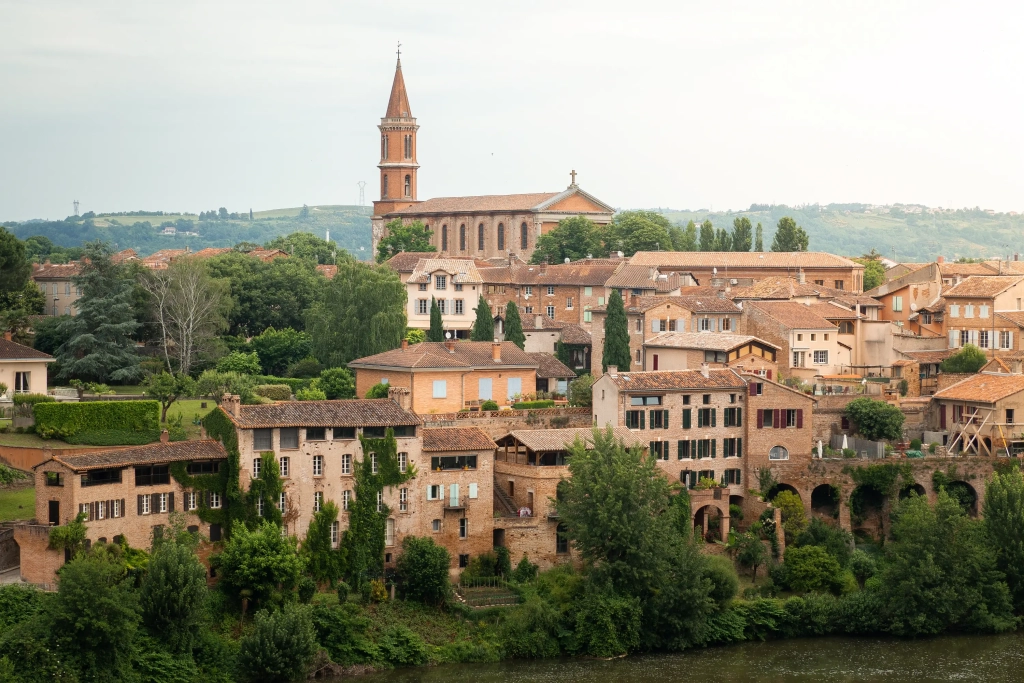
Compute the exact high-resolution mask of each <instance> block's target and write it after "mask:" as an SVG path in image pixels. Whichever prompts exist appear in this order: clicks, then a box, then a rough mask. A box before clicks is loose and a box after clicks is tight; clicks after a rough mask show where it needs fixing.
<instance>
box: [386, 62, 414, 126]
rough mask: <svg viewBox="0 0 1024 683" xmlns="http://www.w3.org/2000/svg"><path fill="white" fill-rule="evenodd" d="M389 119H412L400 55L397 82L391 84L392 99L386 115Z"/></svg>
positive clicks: (389, 101)
mask: <svg viewBox="0 0 1024 683" xmlns="http://www.w3.org/2000/svg"><path fill="white" fill-rule="evenodd" d="M384 117H385V118H389V119H407V118H411V117H412V108H411V107H409V95H408V93H406V92H405V79H404V78H402V57H401V55H399V57H398V64H397V65H396V66H395V82H394V83H392V84H391V99H389V100H388V112H387V114H385V115H384Z"/></svg>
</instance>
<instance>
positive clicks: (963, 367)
mask: <svg viewBox="0 0 1024 683" xmlns="http://www.w3.org/2000/svg"><path fill="white" fill-rule="evenodd" d="M987 362H988V358H987V357H986V356H985V352H984V351H982V350H981V349H979V348H978V347H977V346H975V345H974V344H964V345H963V348H961V349H960V350H959V351H957V352H956V353H954V354H953V355H952V356H950V357H949V358H947V359H946V360H944V361H942V365H940V366H939V368H940V369H941V370H942V371H943V372H949V373H965V374H967V373H971V374H973V373H975V372H978V371H979V370H981V368H982V367H984V365H985V363H987Z"/></svg>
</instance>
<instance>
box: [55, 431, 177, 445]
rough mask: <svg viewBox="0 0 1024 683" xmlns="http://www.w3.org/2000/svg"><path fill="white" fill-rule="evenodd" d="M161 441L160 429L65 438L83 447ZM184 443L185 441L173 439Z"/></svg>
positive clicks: (79, 434)
mask: <svg viewBox="0 0 1024 683" xmlns="http://www.w3.org/2000/svg"><path fill="white" fill-rule="evenodd" d="M159 440H160V430H159V429H142V430H138V431H134V432H129V431H125V430H123V429H100V430H96V431H92V432H80V433H78V434H75V435H73V436H68V437H65V438H64V441H66V442H67V443H73V444H76V445H78V444H80V445H83V446H145V445H146V444H148V443H155V442H156V441H159ZM171 440H172V441H184V439H171Z"/></svg>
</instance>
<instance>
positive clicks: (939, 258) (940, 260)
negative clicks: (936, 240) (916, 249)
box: [935, 256, 946, 263]
mask: <svg viewBox="0 0 1024 683" xmlns="http://www.w3.org/2000/svg"><path fill="white" fill-rule="evenodd" d="M935 262H936V263H945V262H946V257H945V256H936V257H935Z"/></svg>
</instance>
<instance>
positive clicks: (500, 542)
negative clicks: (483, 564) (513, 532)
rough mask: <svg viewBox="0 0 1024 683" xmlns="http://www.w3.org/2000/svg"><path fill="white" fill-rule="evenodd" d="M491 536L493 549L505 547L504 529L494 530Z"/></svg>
mask: <svg viewBox="0 0 1024 683" xmlns="http://www.w3.org/2000/svg"><path fill="white" fill-rule="evenodd" d="M491 535H492V539H491V540H492V541H493V543H494V547H495V548H500V547H503V546H504V545H505V530H504V529H495V530H494V531H493V532H492V534H491Z"/></svg>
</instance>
